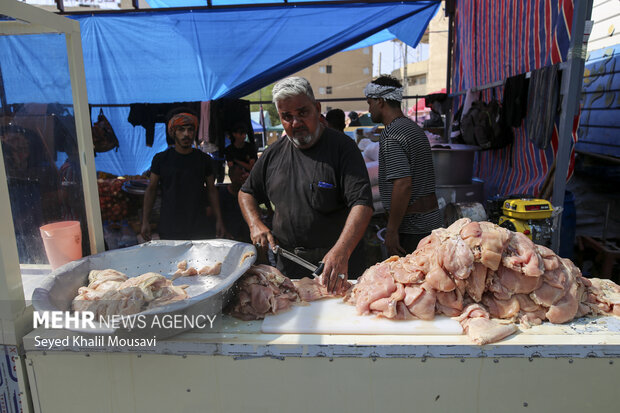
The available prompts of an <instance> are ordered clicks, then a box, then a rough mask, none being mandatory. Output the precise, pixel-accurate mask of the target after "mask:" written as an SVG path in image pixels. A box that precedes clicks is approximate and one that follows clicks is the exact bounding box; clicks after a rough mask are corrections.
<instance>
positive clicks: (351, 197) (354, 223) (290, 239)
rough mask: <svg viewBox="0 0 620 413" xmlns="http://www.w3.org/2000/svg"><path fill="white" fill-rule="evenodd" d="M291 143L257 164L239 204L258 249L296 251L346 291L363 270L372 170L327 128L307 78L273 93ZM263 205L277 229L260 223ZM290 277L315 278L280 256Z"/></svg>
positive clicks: (284, 83)
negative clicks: (270, 206)
mask: <svg viewBox="0 0 620 413" xmlns="http://www.w3.org/2000/svg"><path fill="white" fill-rule="evenodd" d="M273 101H274V103H275V104H276V108H277V110H278V114H279V115H280V120H281V121H282V126H284V130H285V131H286V137H285V138H280V139H279V140H278V141H276V142H275V143H274V144H272V145H270V146H269V147H268V148H267V150H266V151H265V152H264V153H263V155H262V156H261V157H260V158H259V159H258V161H257V162H256V164H255V165H254V168H252V172H251V173H250V176H249V178H248V179H247V181H245V184H244V185H243V186H242V187H241V191H240V192H239V205H240V206H241V211H242V212H243V216H244V218H245V220H246V221H247V223H248V226H249V227H250V236H251V238H252V242H254V243H255V244H258V245H259V246H261V247H267V246H271V247H272V248H273V247H275V246H276V245H279V246H280V247H282V248H284V249H286V250H289V251H295V253H296V254H297V255H300V256H302V258H305V259H306V260H307V261H311V262H313V263H314V264H315V265H318V263H319V261H322V262H323V263H324V270H323V274H322V277H321V282H322V283H324V285H326V286H327V287H328V289H329V291H340V290H342V287H343V285H344V281H345V280H346V278H347V276H351V278H355V277H358V276H359V275H361V274H362V272H363V270H364V269H365V267H366V266H365V260H364V258H365V257H364V254H363V243H362V242H360V240H361V239H362V236H363V235H364V232H365V231H366V227H367V226H368V222H369V221H370V218H371V216H372V211H373V207H372V192H371V188H370V180H369V179H368V171H367V170H366V166H365V165H364V160H363V158H362V155H361V153H360V151H359V149H358V148H357V145H355V141H353V140H352V139H351V138H349V137H348V136H346V135H344V134H343V133H340V132H337V131H335V130H333V129H330V128H328V127H326V126H325V125H324V124H323V123H322V122H321V120H320V119H321V104H320V103H319V102H317V101H316V99H315V98H314V93H313V92H312V87H311V86H310V83H309V82H308V81H307V80H306V79H304V78H301V77H291V78H287V79H283V80H281V81H279V82H278V83H276V84H275V85H274V87H273ZM259 203H265V204H269V203H272V204H273V205H274V206H275V208H274V216H273V227H272V228H271V229H270V228H268V227H267V226H266V225H264V224H263V223H262V222H261V220H260V210H259V209H258V204H259ZM277 266H278V268H279V269H281V270H282V271H283V272H284V274H285V275H287V276H289V277H293V278H300V277H303V276H305V275H310V271H309V270H307V269H305V268H303V267H301V266H297V265H296V264H294V263H292V262H290V261H288V260H286V259H282V257H278V263H277Z"/></svg>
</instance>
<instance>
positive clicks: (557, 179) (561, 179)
mask: <svg viewBox="0 0 620 413" xmlns="http://www.w3.org/2000/svg"><path fill="white" fill-rule="evenodd" d="M591 14H592V0H575V2H574V10H573V22H572V26H571V39H570V48H569V49H568V56H567V59H566V61H567V63H568V65H567V68H566V69H565V70H564V73H562V85H561V89H560V93H561V95H562V112H561V114H560V125H559V136H558V138H559V145H558V152H557V153H556V155H555V156H556V167H555V176H554V179H553V197H552V202H553V205H554V206H556V207H557V206H560V207H563V205H564V190H565V189H566V176H567V175H568V164H569V160H570V159H569V157H570V146H571V141H572V139H571V136H572V133H573V118H574V117H575V113H577V108H578V107H579V94H580V93H581V87H582V83H583V68H584V63H585V52H586V46H587V44H586V43H584V38H583V34H584V28H585V23H586V20H590V15H591ZM561 218H562V217H561V215H560V217H558V222H561ZM559 227H560V225H558V228H557V229H556V231H554V232H553V237H552V239H551V248H552V249H553V251H555V252H556V253H557V252H558V250H559V248H560V228H559Z"/></svg>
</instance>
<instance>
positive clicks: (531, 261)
mask: <svg viewBox="0 0 620 413" xmlns="http://www.w3.org/2000/svg"><path fill="white" fill-rule="evenodd" d="M345 301H346V302H348V303H350V304H353V305H355V306H356V308H357V311H358V313H360V314H371V313H372V314H375V315H377V316H381V317H386V318H390V319H395V320H408V319H422V320H432V319H433V318H434V317H435V314H445V315H447V316H449V317H459V318H458V319H459V321H460V322H461V325H462V326H463V328H464V329H465V331H466V332H467V334H468V335H469V337H470V338H471V339H472V340H473V341H474V342H476V343H477V344H486V343H491V342H495V341H499V340H501V339H502V338H504V337H506V336H508V335H510V334H512V333H513V332H515V331H516V330H517V327H516V325H515V324H514V322H515V321H517V320H518V321H519V322H520V323H521V325H522V326H524V327H529V326H531V325H537V324H540V323H541V322H542V321H544V320H548V321H550V322H552V323H565V322H567V321H570V320H572V319H573V318H575V317H581V316H584V315H587V314H615V315H620V287H618V285H616V284H614V283H613V282H611V281H609V280H599V279H591V280H589V279H586V278H584V277H582V276H581V272H580V271H579V269H578V268H577V267H576V266H575V265H574V264H573V263H572V262H571V261H570V260H568V259H564V258H560V257H558V256H557V255H556V254H555V253H554V252H553V251H551V250H550V249H548V248H546V247H543V246H540V245H536V244H534V243H533V242H532V241H531V240H530V239H529V238H528V237H526V236H525V235H523V234H521V233H517V232H512V231H510V230H507V229H505V228H501V227H499V226H497V225H495V224H492V223H490V222H472V221H471V220H470V219H469V218H463V219H460V220H458V221H456V222H455V223H454V224H452V225H451V226H450V227H448V228H445V229H444V228H440V229H437V230H434V231H433V232H432V234H431V235H429V236H428V237H426V238H425V239H423V240H422V241H420V244H419V245H418V248H417V249H416V250H415V251H414V252H413V253H411V254H409V255H407V256H406V257H391V258H389V259H387V260H386V261H384V262H381V263H379V264H376V265H374V266H372V267H370V268H369V269H367V270H366V271H365V272H364V274H363V275H362V276H361V277H360V278H359V280H358V282H357V284H356V285H355V286H354V287H353V288H352V289H351V290H349V292H348V294H347V296H346V297H345ZM498 319H501V320H498Z"/></svg>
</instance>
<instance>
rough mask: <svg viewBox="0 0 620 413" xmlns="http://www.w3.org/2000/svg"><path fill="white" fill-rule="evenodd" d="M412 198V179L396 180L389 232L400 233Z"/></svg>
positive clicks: (391, 202)
mask: <svg viewBox="0 0 620 413" xmlns="http://www.w3.org/2000/svg"><path fill="white" fill-rule="evenodd" d="M410 198H411V178H410V177H406V178H400V179H395V180H394V182H393V186H392V199H391V200H390V211H389V217H388V223H387V230H388V231H390V232H392V231H396V232H398V228H399V227H400V223H401V222H403V218H404V216H405V213H406V212H407V206H408V205H409V199H410Z"/></svg>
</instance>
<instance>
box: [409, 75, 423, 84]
mask: <svg viewBox="0 0 620 413" xmlns="http://www.w3.org/2000/svg"><path fill="white" fill-rule="evenodd" d="M407 83H408V84H409V86H415V85H424V84H426V75H418V76H411V77H408V78H407Z"/></svg>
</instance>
